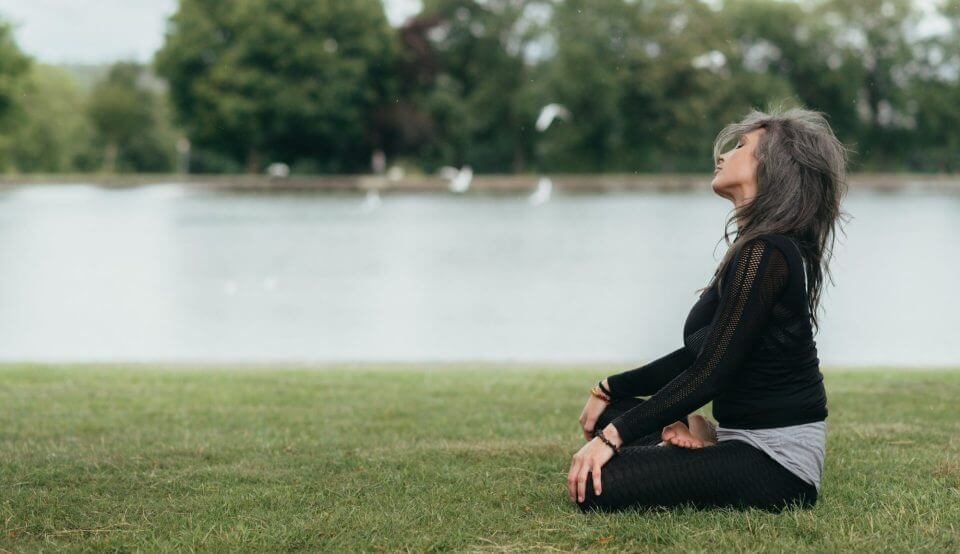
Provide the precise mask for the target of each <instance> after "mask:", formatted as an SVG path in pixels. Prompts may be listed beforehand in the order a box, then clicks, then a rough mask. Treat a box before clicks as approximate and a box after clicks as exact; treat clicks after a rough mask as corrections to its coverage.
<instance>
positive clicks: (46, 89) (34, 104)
mask: <svg viewBox="0 0 960 554" xmlns="http://www.w3.org/2000/svg"><path fill="white" fill-rule="evenodd" d="M25 91H26V94H25V95H24V99H23V101H22V110H23V117H22V118H21V119H22V120H21V122H20V124H19V125H17V126H16V128H15V129H13V130H12V132H11V137H12V141H11V145H10V151H11V153H12V166H13V167H14V168H15V169H16V170H17V171H22V172H45V173H59V172H71V171H74V170H76V169H77V167H76V164H77V162H78V160H79V159H80V158H81V156H82V154H83V153H84V151H85V149H86V148H88V145H89V144H90V142H91V139H92V127H91V125H90V122H89V120H88V119H87V118H86V117H85V115H84V103H85V101H86V98H85V96H84V94H83V93H82V92H81V90H80V88H79V86H78V85H77V83H76V81H75V80H74V79H73V78H72V77H71V75H70V74H69V73H68V72H66V71H65V70H63V69H62V68H59V67H56V66H51V65H44V64H36V65H34V66H33V67H32V68H31V70H30V73H29V77H28V81H27V83H26V86H25Z"/></svg>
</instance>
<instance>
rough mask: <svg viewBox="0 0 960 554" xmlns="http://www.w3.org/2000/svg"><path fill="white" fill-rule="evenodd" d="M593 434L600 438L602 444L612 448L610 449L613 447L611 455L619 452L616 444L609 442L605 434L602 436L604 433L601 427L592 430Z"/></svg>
mask: <svg viewBox="0 0 960 554" xmlns="http://www.w3.org/2000/svg"><path fill="white" fill-rule="evenodd" d="M593 436H594V437H596V438H598V439H600V440H602V441H603V443H604V444H606V445H607V446H609V447H610V448H612V449H613V455H614V456H616V455H617V454H619V453H620V447H619V446H617V445H615V444H613V443H612V442H610V439H608V438H607V437H606V436H604V434H603V429H600V430H599V431H594V432H593Z"/></svg>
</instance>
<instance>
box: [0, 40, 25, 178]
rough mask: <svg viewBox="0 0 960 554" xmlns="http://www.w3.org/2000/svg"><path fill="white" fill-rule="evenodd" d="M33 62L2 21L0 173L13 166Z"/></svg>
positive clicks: (0, 57)
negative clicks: (14, 139) (14, 132)
mask: <svg viewBox="0 0 960 554" xmlns="http://www.w3.org/2000/svg"><path fill="white" fill-rule="evenodd" d="M30 65H31V61H30V58H28V57H27V56H26V55H24V54H23V52H21V51H20V48H18V47H17V44H16V42H14V40H13V32H12V31H11V29H10V26H9V25H8V24H7V23H5V22H3V21H0V169H4V170H5V169H7V168H9V167H11V165H12V164H13V159H12V158H13V155H12V151H11V144H12V142H11V140H10V137H11V134H12V130H13V129H15V127H16V125H17V124H18V123H19V122H22V117H23V111H22V106H21V105H20V98H22V97H23V93H24V89H25V86H26V81H27V75H28V71H29V69H30Z"/></svg>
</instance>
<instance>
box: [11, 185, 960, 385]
mask: <svg viewBox="0 0 960 554" xmlns="http://www.w3.org/2000/svg"><path fill="white" fill-rule="evenodd" d="M362 204H363V197H362V196H361V195H355V194H345V193H344V194H307V193H286V194H263V193H227V192H213V191H209V190H203V189H191V188H188V187H184V186H180V185H155V186H149V187H140V188H133V189H125V190H105V189H99V188H95V187H88V186H82V185H69V186H57V185H43V186H36V185H33V186H30V187H19V188H13V189H7V190H4V191H3V192H0V268H2V271H0V358H2V359H3V360H37V361H54V360H57V361H59V360H63V361H99V360H118V361H127V360H158V361H174V360H176V361H207V362H224V361H260V362H264V361H277V362H281V361H327V362H335V361H347V360H350V361H383V360H405V361H406V360H409V361H456V360H485V361H523V362H565V363H567V362H584V363H591V362H595V363H615V364H620V363H622V364H626V365H630V364H634V363H635V364H636V365H639V364H640V363H642V362H644V361H647V360H650V359H652V358H655V357H658V356H660V355H662V354H665V353H667V352H669V351H670V350H672V349H674V348H677V347H679V346H680V345H681V344H682V339H681V334H682V333H681V331H682V327H683V321H684V318H685V317H686V314H687V311H688V310H689V308H690V306H692V304H693V303H694V302H695V301H696V289H697V288H699V287H702V286H704V285H705V284H706V283H707V281H708V280H709V278H710V276H711V275H712V273H713V270H714V268H715V267H716V264H717V262H718V261H719V260H720V258H721V256H722V254H723V252H724V251H725V248H726V246H725V243H723V242H722V241H720V237H721V235H722V232H723V227H724V223H725V219H726V218H727V217H728V215H729V212H730V208H731V205H730V203H729V202H728V201H726V200H724V199H721V198H719V197H716V196H714V195H713V194H712V193H709V192H678V193H638V192H617V193H609V194H563V193H562V192H559V193H558V192H555V193H554V195H553V198H552V199H551V201H550V202H548V203H546V204H544V205H541V206H539V207H533V206H531V205H529V204H528V202H527V201H526V198H525V197H524V196H517V195H483V194H478V193H473V192H472V191H471V193H468V194H467V195H465V196H454V195H444V194H400V193H396V194H386V195H384V196H383V201H382V204H381V205H380V206H379V207H378V208H376V209H374V210H372V211H364V210H363V209H362ZM846 210H847V211H848V212H850V213H851V214H852V215H853V216H854V219H853V220H852V221H851V222H850V223H849V224H848V225H847V227H846V230H847V235H846V236H843V235H841V236H840V238H839V240H840V242H839V243H838V245H837V250H836V253H835V261H834V265H833V271H834V282H835V286H834V285H831V284H829V283H828V285H827V288H826V290H825V293H824V297H823V302H824V311H822V312H821V314H822V315H821V322H822V330H821V332H820V334H819V335H818V336H817V347H818V349H819V353H820V359H821V362H822V363H823V364H824V365H841V364H842V365H871V364H881V365H898V366H916V365H941V364H953V365H960V341H958V340H957V338H956V337H957V330H958V324H957V314H958V313H960V294H958V293H957V292H956V283H957V275H958V272H960V258H958V256H957V254H958V253H960V246H958V241H957V239H958V237H960V196H958V195H950V194H943V193H929V192H923V191H906V192H898V193H877V192H868V191H856V192H852V193H851V195H850V196H849V197H848V203H847V205H846Z"/></svg>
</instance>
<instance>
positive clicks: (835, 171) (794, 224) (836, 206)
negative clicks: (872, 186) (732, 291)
mask: <svg viewBox="0 0 960 554" xmlns="http://www.w3.org/2000/svg"><path fill="white" fill-rule="evenodd" d="M770 111H771V113H769V114H768V113H764V112H761V111H758V110H756V109H752V110H751V111H750V113H749V114H747V116H746V117H745V118H744V119H743V120H742V121H740V122H738V123H731V124H730V125H727V126H726V127H724V128H723V130H722V131H720V134H719V135H718V136H717V138H716V140H715V141H714V144H713V159H714V162H715V163H716V161H717V160H719V157H720V154H721V153H723V152H724V149H725V147H726V145H727V144H729V143H730V142H731V141H733V140H737V139H739V138H740V136H741V135H743V134H744V133H747V132H749V131H752V130H754V129H759V128H763V129H765V130H766V131H765V132H764V133H762V134H761V136H760V140H759V142H758V143H757V146H756V149H755V150H754V155H755V157H756V158H757V194H756V196H755V197H754V199H753V201H751V202H748V203H745V204H744V205H742V206H740V207H739V208H737V207H735V208H734V210H733V214H732V215H731V216H730V218H729V219H728V220H727V222H726V225H725V227H724V235H723V238H724V240H725V241H726V242H727V245H728V246H729V248H728V250H727V252H726V254H725V255H724V257H723V259H722V260H721V261H720V265H719V267H718V268H717V273H716V274H715V278H716V279H717V283H718V286H720V287H722V286H723V285H722V283H721V282H720V280H722V278H723V275H724V272H725V270H726V268H727V265H728V264H729V263H730V261H731V260H732V259H733V258H734V257H735V256H736V255H737V252H738V251H739V250H740V249H741V248H742V247H743V245H744V244H746V242H747V241H749V240H750V239H752V238H755V237H757V236H759V235H763V234H767V233H779V234H783V235H786V236H788V237H790V238H792V239H793V240H794V242H796V243H797V246H799V247H800V252H801V254H802V256H803V260H804V267H805V268H806V273H807V304H808V307H809V309H810V315H811V318H812V319H813V327H814V329H815V330H814V334H816V331H817V330H819V323H818V321H817V308H818V307H819V305H820V292H821V288H822V283H823V276H824V274H826V275H827V276H828V277H829V279H830V282H831V283H833V275H832V274H831V273H830V259H831V257H832V256H833V246H834V243H835V241H836V230H835V228H836V227H838V222H840V221H846V220H847V219H848V218H849V217H850V214H848V213H847V212H845V211H843V210H842V209H841V207H840V203H841V201H842V200H843V197H844V196H845V195H846V193H847V188H848V185H847V162H848V152H849V150H848V148H847V147H846V146H844V145H843V143H841V142H840V141H839V140H838V139H837V137H836V136H835V135H834V134H833V129H831V128H830V124H829V123H827V119H826V117H825V115H824V114H823V113H822V112H818V111H813V110H806V109H802V108H791V109H789V110H786V111H783V110H782V109H780V108H774V109H771V110H770ZM731 224H735V225H736V226H737V230H736V233H737V234H736V239H735V240H734V241H733V243H732V244H731V241H730V232H729V228H730V226H731ZM839 228H840V230H841V231H842V232H843V233H844V236H846V231H844V230H843V228H842V225H840V226H839ZM701 290H702V289H701Z"/></svg>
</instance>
